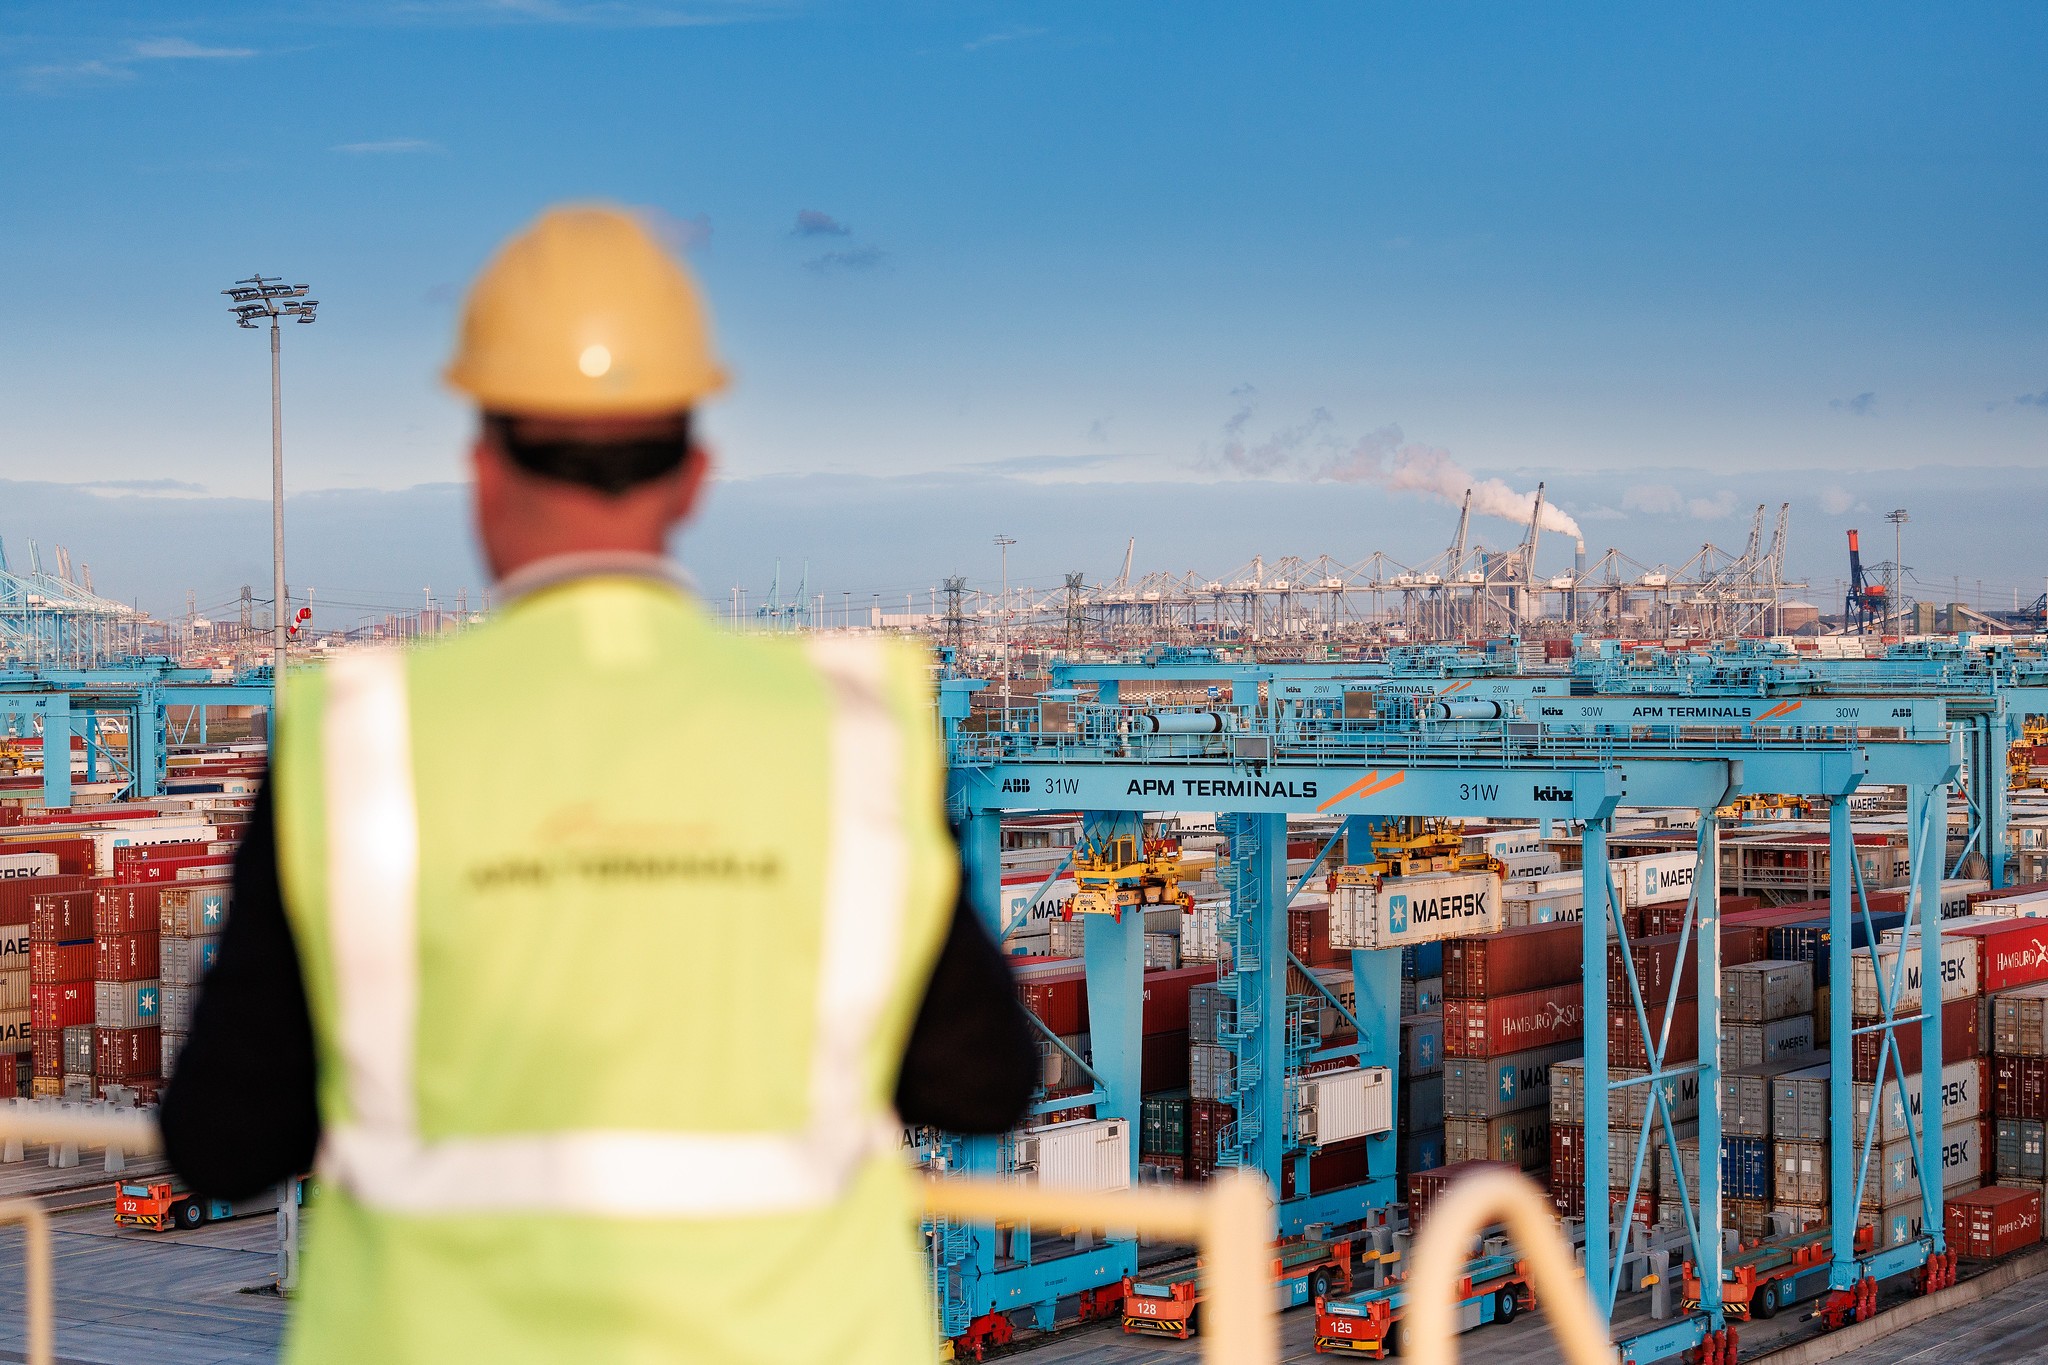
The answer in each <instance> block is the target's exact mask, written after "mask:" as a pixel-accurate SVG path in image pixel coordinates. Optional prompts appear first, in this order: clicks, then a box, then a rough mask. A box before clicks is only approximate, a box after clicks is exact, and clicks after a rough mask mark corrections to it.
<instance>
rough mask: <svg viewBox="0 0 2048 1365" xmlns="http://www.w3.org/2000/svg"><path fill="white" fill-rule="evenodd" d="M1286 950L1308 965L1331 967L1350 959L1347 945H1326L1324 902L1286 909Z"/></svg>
mask: <svg viewBox="0 0 2048 1365" xmlns="http://www.w3.org/2000/svg"><path fill="white" fill-rule="evenodd" d="M1287 950H1288V951H1289V952H1291V953H1293V954H1294V955H1295V956H1296V957H1298V958H1300V959H1301V960H1302V961H1303V962H1306V963H1307V964H1308V965H1309V966H1311V967H1334V966H1336V965H1338V964H1339V963H1342V962H1349V961H1350V960H1351V950H1350V949H1348V948H1332V947H1331V946H1330V907H1329V905H1328V904H1327V903H1326V904H1323V905H1311V906H1308V907H1307V908H1305V909H1290V910H1289V911H1288V912H1287Z"/></svg>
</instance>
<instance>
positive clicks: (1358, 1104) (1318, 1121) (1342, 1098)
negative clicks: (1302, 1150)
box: [1295, 1066, 1394, 1146]
mask: <svg viewBox="0 0 2048 1365" xmlns="http://www.w3.org/2000/svg"><path fill="white" fill-rule="evenodd" d="M1296 1093H1297V1095H1298V1100H1297V1105H1298V1107H1297V1109H1296V1111H1295V1112H1296V1115H1297V1116H1298V1120H1299V1122H1298V1123H1297V1125H1296V1132H1297V1133H1298V1135H1299V1136H1300V1139H1301V1141H1303V1142H1306V1143H1311V1144H1314V1145H1317V1146H1327V1145H1328V1144H1330V1143H1332V1142H1342V1141H1344V1140H1345V1139H1346V1138H1356V1137H1367V1136H1370V1135H1371V1134H1373V1133H1387V1132H1391V1131H1393V1127H1394V1081H1393V1076H1392V1075H1391V1074H1390V1073H1389V1072H1388V1070H1387V1068H1385V1067H1383V1066H1360V1067H1352V1068H1350V1069H1349V1070H1346V1071H1324V1072H1320V1073H1318V1074H1317V1075H1314V1076H1304V1077H1302V1079H1301V1086H1300V1089H1299V1090H1298V1091H1297V1092H1296Z"/></svg>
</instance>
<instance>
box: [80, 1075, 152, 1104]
mask: <svg viewBox="0 0 2048 1365" xmlns="http://www.w3.org/2000/svg"><path fill="white" fill-rule="evenodd" d="M116 1085H118V1086H122V1087H124V1088H126V1089H128V1090H132V1091H133V1092H135V1102H136V1103H137V1104H155V1103H157V1102H158V1101H159V1100H161V1099H162V1098H163V1091H164V1083H163V1082H162V1081H154V1080H142V1081H96V1082H95V1083H94V1085H93V1094H94V1095H95V1096H96V1097H97V1098H99V1099H103V1100H104V1099H108V1098H110V1096H109V1095H108V1094H107V1089H108V1087H110V1086H116Z"/></svg>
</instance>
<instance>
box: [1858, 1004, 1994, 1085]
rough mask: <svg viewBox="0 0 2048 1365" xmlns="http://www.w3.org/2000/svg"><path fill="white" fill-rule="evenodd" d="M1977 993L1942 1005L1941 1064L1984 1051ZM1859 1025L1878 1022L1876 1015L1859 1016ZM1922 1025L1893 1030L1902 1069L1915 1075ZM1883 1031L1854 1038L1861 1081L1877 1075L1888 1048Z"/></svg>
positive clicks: (1908, 1073)
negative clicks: (1881, 1057) (1861, 1017)
mask: <svg viewBox="0 0 2048 1365" xmlns="http://www.w3.org/2000/svg"><path fill="white" fill-rule="evenodd" d="M1978 1004H1979V1002H1978V998H1977V997H1975V996H1971V997H1968V998H1966V999H1963V1000H1951V1001H1949V1002H1948V1003H1947V1004H1945V1005H1943V1006H1942V1007H1941V1064H1942V1065H1943V1066H1944V1067H1947V1066H1951V1065H1953V1064H1954V1063H1956V1062H1960V1061H1962V1060H1964V1059H1965V1058H1968V1057H1976V1056H1980V1055H1982V1052H1983V1048H1982V1047H1981V1046H1980V1045H1979V1040H1980V1039H1981V1037H1982V1033H1981V1027H1982V1016H1981V1013H1980V1011H1979V1008H1978ZM1855 1022H1856V1027H1857V1028H1863V1027H1865V1026H1866V1025H1869V1024H1874V1023H1876V1022H1878V1021H1877V1020H1875V1019H1857V1020H1856V1021H1855ZM1920 1033H1921V1026H1920V1025H1919V1024H1917V1023H1915V1024H1901V1025H1898V1026H1897V1027H1895V1028H1893V1029H1892V1030H1891V1035H1892V1037H1893V1038H1895V1039H1896V1040H1897V1043H1896V1055H1897V1056H1898V1058H1899V1064H1900V1067H1901V1069H1902V1070H1903V1071H1904V1072H1905V1073H1906V1074H1907V1075H1909V1076H1910V1075H1912V1074H1913V1073H1914V1072H1916V1071H1918V1070H1920V1047H1921V1040H1920ZM1884 1038H1885V1035H1884V1034H1883V1033H1859V1034H1857V1035H1856V1037H1855V1038H1854V1039H1852V1040H1851V1042H1850V1055H1851V1057H1852V1058H1853V1059H1854V1061H1855V1077H1856V1079H1857V1080H1859V1081H1874V1080H1876V1079H1877V1064H1878V1059H1879V1057H1880V1056H1881V1055H1882V1052H1883V1048H1884Z"/></svg>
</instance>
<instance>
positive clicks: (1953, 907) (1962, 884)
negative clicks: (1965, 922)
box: [1941, 877, 1991, 919]
mask: <svg viewBox="0 0 2048 1365" xmlns="http://www.w3.org/2000/svg"><path fill="white" fill-rule="evenodd" d="M1990 889H1991V883H1990V882H1987V881H1977V880H1972V879H1971V878H1968V877H1951V878H1949V879H1948V880H1947V881H1944V882H1943V883H1942V884H1941V917H1942V918H1943V919H1955V918H1957V917H1959V916H1962V915H1967V914H1969V913H1970V896H1971V895H1972V894H1973V893H1975V892H1978V891H1989V890H1990Z"/></svg>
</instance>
